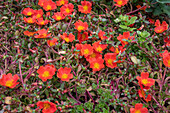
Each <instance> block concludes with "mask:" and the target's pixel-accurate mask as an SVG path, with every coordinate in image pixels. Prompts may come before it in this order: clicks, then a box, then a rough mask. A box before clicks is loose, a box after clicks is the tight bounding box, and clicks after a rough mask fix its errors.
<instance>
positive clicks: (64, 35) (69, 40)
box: [61, 33, 75, 43]
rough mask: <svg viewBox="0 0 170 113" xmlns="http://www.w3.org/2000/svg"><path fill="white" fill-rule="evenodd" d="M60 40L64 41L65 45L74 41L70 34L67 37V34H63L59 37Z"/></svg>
mask: <svg viewBox="0 0 170 113" xmlns="http://www.w3.org/2000/svg"><path fill="white" fill-rule="evenodd" d="M61 38H62V39H63V40H65V41H66V42H67V43H68V42H72V41H73V40H75V36H74V35H73V34H72V33H70V34H69V35H67V33H63V35H61Z"/></svg>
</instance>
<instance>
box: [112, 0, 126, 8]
mask: <svg viewBox="0 0 170 113" xmlns="http://www.w3.org/2000/svg"><path fill="white" fill-rule="evenodd" d="M114 1H115V2H116V4H115V6H117V7H122V6H124V5H125V4H127V2H128V1H129V0H114Z"/></svg>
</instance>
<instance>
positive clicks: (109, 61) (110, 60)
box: [104, 53, 117, 68]
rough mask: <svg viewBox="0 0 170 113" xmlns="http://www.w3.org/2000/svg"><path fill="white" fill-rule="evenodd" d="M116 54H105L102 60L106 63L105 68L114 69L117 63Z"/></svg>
mask: <svg viewBox="0 0 170 113" xmlns="http://www.w3.org/2000/svg"><path fill="white" fill-rule="evenodd" d="M116 56H117V54H116V53H106V54H105V55H104V60H105V62H106V66H107V67H110V68H115V67H117V63H116V62H115V60H116Z"/></svg>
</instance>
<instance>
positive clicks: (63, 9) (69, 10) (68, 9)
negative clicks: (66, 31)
mask: <svg viewBox="0 0 170 113" xmlns="http://www.w3.org/2000/svg"><path fill="white" fill-rule="evenodd" d="M73 8H74V5H73V4H72V3H69V4H65V5H63V6H62V7H61V8H60V11H61V13H63V14H64V15H65V16H67V15H71V14H72V12H73V11H74V9H73Z"/></svg>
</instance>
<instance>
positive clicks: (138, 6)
mask: <svg viewBox="0 0 170 113" xmlns="http://www.w3.org/2000/svg"><path fill="white" fill-rule="evenodd" d="M136 7H137V8H138V9H139V8H141V6H140V5H137V6H136ZM146 8H147V6H144V7H143V8H141V9H140V10H143V11H145V9H146Z"/></svg>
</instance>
